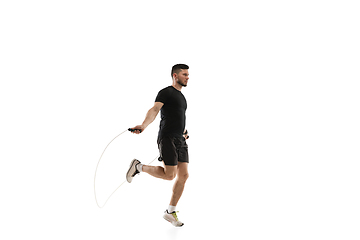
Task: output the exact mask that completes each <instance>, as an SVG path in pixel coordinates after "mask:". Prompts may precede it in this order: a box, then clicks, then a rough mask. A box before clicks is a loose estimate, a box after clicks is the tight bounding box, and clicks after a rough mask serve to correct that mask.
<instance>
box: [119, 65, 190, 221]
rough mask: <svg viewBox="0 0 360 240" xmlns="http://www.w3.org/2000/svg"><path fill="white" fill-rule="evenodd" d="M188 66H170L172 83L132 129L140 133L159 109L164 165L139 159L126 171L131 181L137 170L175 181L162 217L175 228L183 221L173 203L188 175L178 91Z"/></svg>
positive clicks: (182, 101) (185, 79)
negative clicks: (148, 163) (156, 164)
mask: <svg viewBox="0 0 360 240" xmlns="http://www.w3.org/2000/svg"><path fill="white" fill-rule="evenodd" d="M188 69H189V66H187V65H185V64H176V65H174V66H173V67H172V70H171V77H172V81H173V83H172V85H171V86H169V87H166V88H164V89H162V90H161V91H160V92H159V93H158V95H157V97H156V99H155V104H154V107H152V108H151V109H150V110H149V111H148V112H147V114H146V117H145V120H144V122H143V123H142V125H138V126H136V127H134V128H132V129H133V130H134V131H133V133H136V134H139V133H141V132H143V131H144V130H145V129H146V127H147V126H148V125H149V124H150V123H152V122H153V121H154V119H155V118H156V116H157V114H158V113H159V111H160V110H161V122H160V130H159V134H158V139H157V143H158V147H159V151H160V159H161V160H162V161H163V162H164V167H160V166H149V165H144V164H141V162H140V161H139V160H136V159H134V160H133V161H132V162H131V164H130V168H129V170H128V172H127V174H126V179H127V181H128V182H129V183H131V181H132V179H133V177H134V176H135V175H136V174H138V173H139V172H146V173H148V174H150V175H151V176H154V177H157V178H161V179H164V180H173V179H174V178H175V177H176V176H177V178H176V181H175V184H174V187H173V193H172V196H171V200H170V205H169V207H168V209H167V210H166V211H165V214H164V219H165V220H167V221H169V222H171V223H172V224H173V225H174V226H176V227H181V226H183V225H184V224H183V223H182V222H180V221H179V219H178V217H177V215H176V211H175V208H176V205H177V203H178V201H179V199H180V197H181V195H182V193H183V190H184V187H185V182H186V180H187V178H188V177H189V174H188V163H189V156H188V146H187V144H186V139H188V138H189V136H188V133H187V130H186V129H185V111H186V108H187V103H186V99H185V97H184V95H183V94H182V93H181V89H182V87H186V86H187V83H188V80H189V71H188Z"/></svg>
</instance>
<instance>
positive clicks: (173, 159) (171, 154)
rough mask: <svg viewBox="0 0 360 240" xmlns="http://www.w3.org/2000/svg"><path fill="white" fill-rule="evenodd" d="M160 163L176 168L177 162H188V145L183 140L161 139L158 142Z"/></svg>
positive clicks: (173, 138)
mask: <svg viewBox="0 0 360 240" xmlns="http://www.w3.org/2000/svg"><path fill="white" fill-rule="evenodd" d="M158 147H159V151H160V158H159V160H160V161H164V163H165V165H168V166H176V165H178V162H187V163H188V162H189V154H188V145H187V144H186V140H185V138H183V137H181V138H175V137H163V138H161V139H160V140H158Z"/></svg>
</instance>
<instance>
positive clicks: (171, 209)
mask: <svg viewBox="0 0 360 240" xmlns="http://www.w3.org/2000/svg"><path fill="white" fill-rule="evenodd" d="M175 210H176V206H171V205H169V207H168V209H167V211H168V213H172V212H175Z"/></svg>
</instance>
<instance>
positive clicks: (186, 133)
mask: <svg viewBox="0 0 360 240" xmlns="http://www.w3.org/2000/svg"><path fill="white" fill-rule="evenodd" d="M183 136H184V138H185V139H189V137H190V136H189V133H188V131H187V130H185V132H184V133H183Z"/></svg>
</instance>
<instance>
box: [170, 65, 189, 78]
mask: <svg viewBox="0 0 360 240" xmlns="http://www.w3.org/2000/svg"><path fill="white" fill-rule="evenodd" d="M182 69H189V66H188V65H186V64H176V65H174V66H173V67H172V69H171V77H173V74H174V73H176V74H179V72H180V71H181V70H182Z"/></svg>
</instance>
